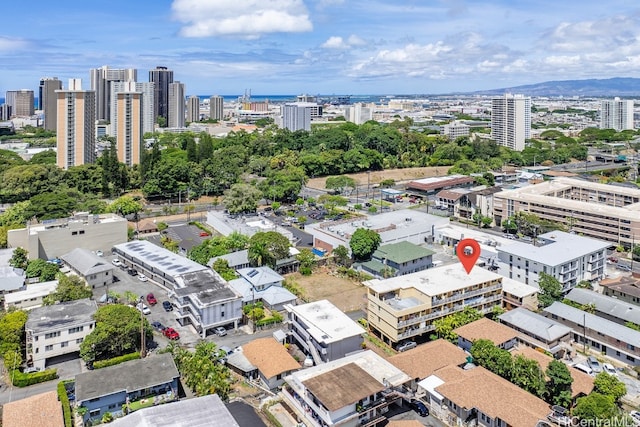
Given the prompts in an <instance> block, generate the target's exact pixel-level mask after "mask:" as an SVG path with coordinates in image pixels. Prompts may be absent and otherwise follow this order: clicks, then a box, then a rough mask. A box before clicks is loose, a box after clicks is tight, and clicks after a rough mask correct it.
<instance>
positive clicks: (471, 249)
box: [456, 239, 480, 274]
mask: <svg viewBox="0 0 640 427" xmlns="http://www.w3.org/2000/svg"><path fill="white" fill-rule="evenodd" d="M456 253H457V254H458V258H459V259H460V262H461V263H462V266H463V267H464V269H465V270H466V271H467V274H469V273H471V270H472V269H473V266H474V265H476V261H477V260H478V257H479V256H480V245H479V244H478V242H476V241H475V240H474V239H462V240H460V241H459V242H458V246H457V247H456Z"/></svg>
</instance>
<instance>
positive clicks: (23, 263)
mask: <svg viewBox="0 0 640 427" xmlns="http://www.w3.org/2000/svg"><path fill="white" fill-rule="evenodd" d="M28 254H29V252H27V250H26V249H23V248H20V247H18V248H15V249H14V250H13V255H11V258H10V259H9V265H10V266H11V267H14V268H21V269H23V270H25V269H26V268H27V266H28V265H29V258H28Z"/></svg>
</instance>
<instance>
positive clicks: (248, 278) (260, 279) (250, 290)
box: [229, 267, 298, 311]
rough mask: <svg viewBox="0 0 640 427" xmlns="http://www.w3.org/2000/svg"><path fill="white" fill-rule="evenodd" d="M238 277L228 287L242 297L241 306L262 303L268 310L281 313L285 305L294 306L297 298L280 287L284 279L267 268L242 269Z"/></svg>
mask: <svg viewBox="0 0 640 427" xmlns="http://www.w3.org/2000/svg"><path fill="white" fill-rule="evenodd" d="M237 273H238V275H239V276H240V277H239V278H237V279H234V280H231V281H230V282H229V286H230V287H232V288H233V289H235V290H236V291H237V292H238V293H239V294H240V295H242V302H243V305H245V304H249V303H253V302H256V301H262V302H263V303H264V305H265V307H267V308H268V309H270V310H276V311H283V310H284V305H285V304H295V302H296V300H297V299H298V297H296V296H295V295H294V294H292V293H291V292H289V291H288V290H287V289H285V288H284V287H283V286H282V281H283V280H284V277H282V276H281V275H279V274H278V273H276V272H275V271H273V270H272V269H271V268H269V267H250V268H242V269H239V270H238V271H237Z"/></svg>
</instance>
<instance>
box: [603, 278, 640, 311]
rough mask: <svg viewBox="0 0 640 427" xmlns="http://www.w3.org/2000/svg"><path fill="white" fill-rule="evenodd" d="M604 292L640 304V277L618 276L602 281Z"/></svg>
mask: <svg viewBox="0 0 640 427" xmlns="http://www.w3.org/2000/svg"><path fill="white" fill-rule="evenodd" d="M599 284H600V286H601V287H602V289H603V290H602V293H603V294H604V295H606V296H610V297H614V298H617V299H619V300H620V301H624V302H628V303H630V304H634V305H640V279H638V278H636V277H629V276H618V277H612V278H607V279H604V280H601V281H600V283H599Z"/></svg>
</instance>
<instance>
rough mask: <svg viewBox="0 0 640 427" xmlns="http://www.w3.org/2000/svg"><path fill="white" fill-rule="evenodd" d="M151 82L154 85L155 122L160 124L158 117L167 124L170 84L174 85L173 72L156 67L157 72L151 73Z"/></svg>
mask: <svg viewBox="0 0 640 427" xmlns="http://www.w3.org/2000/svg"><path fill="white" fill-rule="evenodd" d="M149 81H150V82H152V83H153V84H154V85H153V90H154V97H153V103H154V108H153V117H154V122H155V123H158V117H162V118H164V121H165V124H167V123H168V119H169V84H170V83H173V71H171V70H169V69H168V68H167V67H156V69H155V70H151V71H149Z"/></svg>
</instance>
